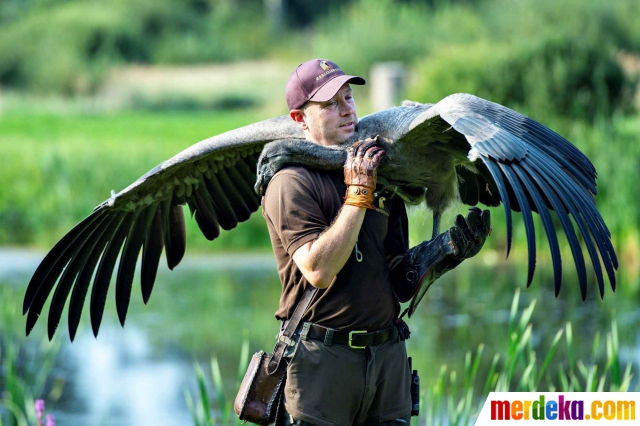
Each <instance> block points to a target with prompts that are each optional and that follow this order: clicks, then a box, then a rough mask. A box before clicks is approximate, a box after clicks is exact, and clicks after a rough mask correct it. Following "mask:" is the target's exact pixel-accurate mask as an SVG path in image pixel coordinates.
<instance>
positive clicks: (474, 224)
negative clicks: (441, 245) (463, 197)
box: [449, 207, 491, 260]
mask: <svg viewBox="0 0 640 426" xmlns="http://www.w3.org/2000/svg"><path fill="white" fill-rule="evenodd" d="M454 223H455V226H453V227H452V228H450V229H449V235H450V237H451V243H452V244H453V255H454V257H455V258H456V259H458V260H463V259H469V258H470V257H473V256H475V255H476V254H478V252H479V251H480V249H482V246H483V245H484V242H485V240H486V239H487V236H489V235H490V234H491V214H490V212H489V210H485V211H482V210H480V209H479V208H477V207H471V208H470V209H469V213H467V218H466V219H465V218H463V217H462V215H460V214H459V215H458V216H456V219H455V221H454Z"/></svg>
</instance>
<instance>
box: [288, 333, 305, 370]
mask: <svg viewBox="0 0 640 426" xmlns="http://www.w3.org/2000/svg"><path fill="white" fill-rule="evenodd" d="M298 339H299V337H298ZM304 343H305V341H304V340H298V342H297V343H296V346H295V349H294V350H293V353H292V354H291V356H289V357H287V373H288V372H289V369H290V368H291V365H292V364H294V363H295V361H296V358H297V357H298V352H299V351H300V349H301V348H302V347H303V345H304Z"/></svg>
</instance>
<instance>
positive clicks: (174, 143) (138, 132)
mask: <svg viewBox="0 0 640 426" xmlns="http://www.w3.org/2000/svg"><path fill="white" fill-rule="evenodd" d="M262 118H263V117H259V116H258V115H257V114H256V113H252V112H247V111H238V112H215V113H214V112H209V113H207V112H195V113H194V112H190V113H166V114H162V113H153V114H152V113H118V114H113V115H68V116H64V115H33V114H8V115H6V116H3V117H0V135H1V136H0V152H1V153H2V154H3V157H4V158H5V164H4V167H3V168H1V169H0V182H2V184H3V185H4V187H5V188H8V190H5V191H2V192H1V193H0V224H2V226H0V245H27V246H37V247H43V248H49V247H50V246H51V245H52V244H54V243H55V242H56V241H57V240H58V239H59V238H60V237H61V236H62V235H64V233H66V232H67V231H68V230H70V229H71V228H72V227H73V226H74V225H75V224H76V223H77V222H78V221H80V220H81V219H82V218H84V217H85V216H87V215H88V214H89V213H90V212H91V211H92V210H93V208H94V207H95V206H97V205H98V204H99V203H101V202H102V201H104V200H105V199H107V198H108V197H109V196H110V192H111V190H115V191H116V192H118V191H120V190H121V189H123V188H125V187H126V186H128V185H129V184H130V183H131V182H133V181H134V180H136V179H137V178H138V177H140V176H142V175H143V174H144V173H145V172H146V171H148V170H149V169H151V168H152V167H155V166H156V165H157V164H159V163H160V162H162V161H164V160H166V159H168V158H170V157H172V156H173V155H175V154H177V153H178V152H180V151H182V150H183V149H185V148H187V147H189V146H191V145H192V144H194V143H196V142H198V141H200V140H202V139H206V138H208V137H210V136H213V135H216V134H219V133H222V132H224V131H227V130H231V129H234V128H238V127H241V126H243V125H246V124H249V123H252V122H255V121H258V120H260V119H262ZM6 159H8V160H6ZM254 216H255V217H253V218H252V219H251V220H250V221H249V222H248V223H245V224H243V225H241V226H240V229H244V232H243V231H240V232H237V231H236V232H234V233H233V234H229V233H225V234H224V235H223V236H222V237H221V239H220V241H219V242H217V243H216V244H213V245H212V244H206V240H205V239H204V238H203V237H202V235H201V233H200V231H199V230H198V229H197V226H196V225H195V222H194V221H192V220H188V221H187V222H188V241H189V247H190V248H194V247H195V248H202V247H205V246H206V247H208V248H211V247H213V249H214V250H215V247H225V248H226V249H227V250H233V249H238V248H246V247H251V246H253V245H254V244H255V242H256V239H257V240H258V241H259V242H263V243H265V244H268V237H267V234H266V229H263V226H262V223H261V221H262V218H261V217H260V215H254ZM263 246H264V244H263ZM265 247H266V246H265Z"/></svg>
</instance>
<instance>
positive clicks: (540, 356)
mask: <svg viewBox="0 0 640 426" xmlns="http://www.w3.org/2000/svg"><path fill="white" fill-rule="evenodd" d="M519 299H520V291H519V290H516V293H515V295H514V297H513V302H512V305H511V312H510V315H509V323H508V330H507V333H506V337H507V339H506V343H505V346H504V347H503V348H502V349H501V350H499V351H498V352H497V353H495V354H494V355H493V357H491V358H490V360H491V361H490V363H489V364H487V363H486V361H488V360H487V359H486V357H485V356H483V355H484V345H482V344H481V345H480V346H479V347H478V349H477V350H476V351H475V353H474V352H473V351H467V353H466V355H465V361H464V368H463V371H462V372H459V371H457V370H455V369H450V368H449V367H448V366H447V365H442V366H441V367H440V374H439V377H438V379H437V380H436V381H435V382H433V383H427V384H426V387H425V389H423V392H422V397H421V414H420V416H419V417H418V418H414V419H413V424H414V426H415V425H417V424H427V425H444V424H446V425H450V426H456V425H468V424H469V421H470V419H471V420H473V418H475V417H477V416H478V414H479V413H480V410H481V408H482V405H483V404H484V399H485V398H486V397H487V396H488V395H489V392H603V391H604V392H628V391H637V390H638V389H637V386H636V389H631V381H632V379H633V378H634V377H635V376H636V375H637V372H635V371H634V370H633V369H632V362H629V363H628V364H626V365H625V366H624V367H623V366H621V357H620V346H619V340H618V326H617V322H616V319H615V317H614V318H613V319H612V321H611V328H610V329H609V331H607V333H606V336H605V344H604V348H602V344H601V339H600V332H597V333H596V334H595V336H594V339H593V344H592V351H591V354H590V356H589V357H588V358H587V359H578V358H577V356H576V345H575V342H574V340H573V333H572V326H571V323H570V322H567V323H566V324H565V327H564V328H561V329H560V330H558V331H557V332H556V334H555V337H554V339H553V340H552V342H551V344H550V345H549V347H547V348H540V347H537V345H536V344H535V343H534V339H533V336H534V334H535V332H534V330H533V326H532V322H531V317H532V315H533V312H534V310H535V306H536V300H535V299H534V300H532V301H531V303H530V304H529V306H528V307H527V308H525V309H524V310H522V311H521V312H518V302H519ZM563 337H564V339H563ZM558 357H564V359H563V360H558V359H557V358H558ZM487 365H488V368H487ZM481 366H482V367H481ZM551 366H553V368H551ZM622 368H624V372H623V371H622ZM459 378H460V379H459ZM460 382H462V383H460ZM461 384H462V386H460V385H461Z"/></svg>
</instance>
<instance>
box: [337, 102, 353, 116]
mask: <svg viewBox="0 0 640 426" xmlns="http://www.w3.org/2000/svg"><path fill="white" fill-rule="evenodd" d="M355 112H356V111H355V108H354V107H353V105H351V103H349V102H347V101H346V100H342V101H340V115H342V116H345V117H346V116H348V115H353V114H355Z"/></svg>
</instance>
